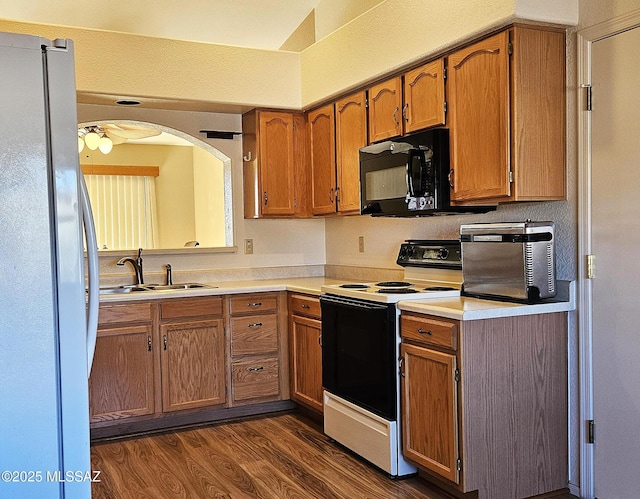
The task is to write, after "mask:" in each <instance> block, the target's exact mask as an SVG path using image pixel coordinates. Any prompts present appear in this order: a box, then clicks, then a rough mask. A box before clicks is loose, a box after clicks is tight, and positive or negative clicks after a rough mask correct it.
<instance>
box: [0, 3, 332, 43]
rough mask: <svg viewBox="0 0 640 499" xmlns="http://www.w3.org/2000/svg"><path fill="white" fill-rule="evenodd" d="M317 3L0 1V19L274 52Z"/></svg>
mask: <svg viewBox="0 0 640 499" xmlns="http://www.w3.org/2000/svg"><path fill="white" fill-rule="evenodd" d="M319 2H320V0H180V1H175V0H134V1H131V0H105V1H102V2H77V1H72V0H59V1H56V2H51V1H50V0H20V1H18V2H16V1H15V0H0V18H3V19H10V20H15V21H23V22H35V23H44V24H58V25H63V26H74V27H83V28H94V29H102V30H109V31H120V32H124V33H134V34H140V35H146V36H157V37H162V38H172V39H179V40H189V41H199V42H211V43H221V44H227V45H238V46H242V47H252V48H265V49H274V50H277V49H278V48H280V47H281V46H282V44H283V43H284V42H285V41H286V40H287V38H289V35H291V33H292V32H293V31H295V29H296V28H297V27H298V26H299V25H300V23H301V22H302V21H303V20H304V19H305V18H306V17H307V15H308V14H309V13H310V12H311V11H312V10H313V8H314V7H315V6H316V5H317V4H318V3H319Z"/></svg>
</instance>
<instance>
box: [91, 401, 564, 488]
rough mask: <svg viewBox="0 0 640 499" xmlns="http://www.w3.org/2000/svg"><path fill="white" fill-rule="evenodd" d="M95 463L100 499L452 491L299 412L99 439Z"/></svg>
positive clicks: (92, 459)
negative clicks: (386, 464)
mask: <svg viewBox="0 0 640 499" xmlns="http://www.w3.org/2000/svg"><path fill="white" fill-rule="evenodd" d="M91 463H92V469H93V470H99V471H101V474H100V477H99V479H100V480H101V481H100V482H99V483H94V484H93V489H92V492H93V497H94V498H95V499H129V498H130V499H147V498H148V499H174V498H185V499H201V498H254V497H255V498H319V499H326V498H349V499H353V498H381V499H382V498H422V499H450V498H451V497H452V496H450V495H448V494H446V493H444V492H443V491H441V490H439V489H437V488H435V487H432V486H430V485H429V484H428V483H426V482H425V481H423V480H422V479H420V478H417V477H415V478H408V479H403V480H390V479H389V478H388V476H387V474H386V473H384V472H382V471H381V470H379V469H377V468H375V467H374V466H372V465H370V464H369V463H368V462H366V461H364V460H363V459H361V458H359V457H357V456H355V455H354V454H352V453H351V452H349V451H346V450H345V449H344V448H342V447H341V446H339V445H336V444H334V443H332V442H331V441H330V440H329V438H328V437H327V436H326V435H324V434H323V433H322V430H321V427H320V426H319V425H318V424H317V423H316V422H314V421H311V420H308V419H306V418H305V417H303V416H301V415H299V414H296V413H289V414H282V415H277V416H270V417H263V418H260V419H251V420H245V421H241V422H233V423H224V424H219V425H215V426H208V427H202V428H197V429H189V430H182V431H175V432H170V433H164V434H156V435H152V436H144V437H138V438H130V439H123V440H118V441H111V442H104V443H96V444H93V445H92V449H91ZM561 497H567V498H568V497H571V496H569V495H567V496H561Z"/></svg>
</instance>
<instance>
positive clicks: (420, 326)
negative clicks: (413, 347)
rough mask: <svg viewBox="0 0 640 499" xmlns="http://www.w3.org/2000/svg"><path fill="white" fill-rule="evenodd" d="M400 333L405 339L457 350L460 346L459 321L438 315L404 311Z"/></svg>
mask: <svg viewBox="0 0 640 499" xmlns="http://www.w3.org/2000/svg"><path fill="white" fill-rule="evenodd" d="M400 333H401V335H402V339H403V340H414V341H419V342H420V343H427V344H429V345H434V346H439V347H443V348H448V349H451V350H456V349H457V348H458V323H457V322H456V321H446V320H442V319H440V318H437V317H430V316H427V315H420V314H412V313H410V312H403V313H402V315H401V316H400Z"/></svg>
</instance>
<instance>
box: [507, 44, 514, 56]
mask: <svg viewBox="0 0 640 499" xmlns="http://www.w3.org/2000/svg"><path fill="white" fill-rule="evenodd" d="M507 52H508V53H509V55H511V54H513V43H511V42H509V45H508V46H507Z"/></svg>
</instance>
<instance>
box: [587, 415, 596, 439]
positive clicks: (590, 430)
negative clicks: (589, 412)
mask: <svg viewBox="0 0 640 499" xmlns="http://www.w3.org/2000/svg"><path fill="white" fill-rule="evenodd" d="M595 441H596V422H595V421H594V420H593V419H589V420H588V421H587V443H588V444H593V443H595Z"/></svg>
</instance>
